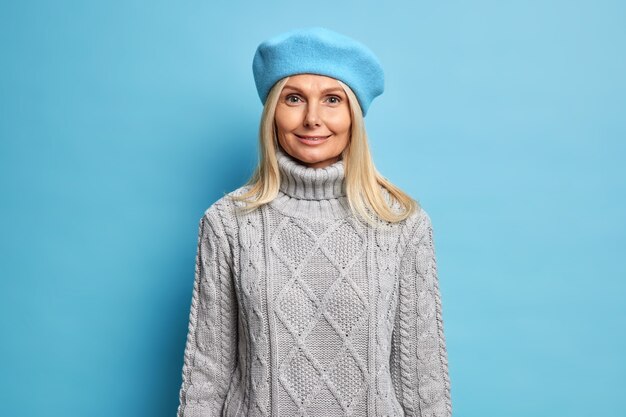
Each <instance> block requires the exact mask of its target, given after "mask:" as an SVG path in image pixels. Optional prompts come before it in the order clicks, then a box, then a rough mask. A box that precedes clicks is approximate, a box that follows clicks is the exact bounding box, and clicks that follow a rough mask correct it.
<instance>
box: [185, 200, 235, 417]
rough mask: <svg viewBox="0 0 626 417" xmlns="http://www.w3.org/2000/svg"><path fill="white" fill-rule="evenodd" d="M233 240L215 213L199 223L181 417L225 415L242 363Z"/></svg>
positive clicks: (207, 212) (213, 211) (210, 211)
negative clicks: (234, 377) (238, 365)
mask: <svg viewBox="0 0 626 417" xmlns="http://www.w3.org/2000/svg"><path fill="white" fill-rule="evenodd" d="M229 253H230V251H229V248H228V239H227V238H226V236H225V233H224V230H223V227H222V223H221V220H220V218H219V216H218V214H217V213H216V211H215V210H212V209H211V208H209V209H208V210H207V211H206V212H205V214H204V216H203V217H202V219H201V220H200V222H199V227H198V245H197V250H196V258H195V279H194V284H193V293H192V299H191V309H190V314H189V326H188V333H187V341H186V345H185V352H184V365H183V370H182V384H181V387H180V392H179V406H178V411H177V417H214V416H220V415H222V409H223V407H224V403H225V400H226V394H227V392H228V387H229V385H230V380H231V376H232V375H234V373H233V371H234V370H235V366H236V358H237V353H236V352H237V302H236V297H235V291H234V286H233V280H232V273H231V271H232V268H231V265H232V264H231V262H230V256H229Z"/></svg>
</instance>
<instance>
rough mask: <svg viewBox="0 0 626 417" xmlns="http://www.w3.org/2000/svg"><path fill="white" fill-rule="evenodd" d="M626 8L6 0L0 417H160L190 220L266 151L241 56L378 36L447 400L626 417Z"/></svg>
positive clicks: (1, 96)
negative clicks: (437, 293) (429, 263)
mask: <svg viewBox="0 0 626 417" xmlns="http://www.w3.org/2000/svg"><path fill="white" fill-rule="evenodd" d="M624 16H626V3H624V2H620V1H609V0H595V1H591V0H590V1H534V0H532V1H527V0H524V1H522V0H515V1H511V2H500V1H485V0H478V1H470V2H460V1H447V0H445V1H439V2H425V1H408V0H403V1H396V2H387V3H385V4H383V3H382V2H363V1H358V2H357V1H354V2H336V1H333V2H331V1H327V0H323V1H319V2H314V3H308V4H305V3H297V4H294V3H293V2H287V1H282V0H281V1H267V2H258V1H233V2H208V1H204V2H201V1H188V2H174V1H171V2H166V1H160V0H157V1H142V0H136V1H106V2H104V1H103V2H95V1H91V2H90V1H85V2H70V1H64V0H60V1H54V2H53V1H47V2H46V1H30V0H25V1H19V2H18V1H13V2H9V1H5V2H2V3H1V5H0V47H1V50H2V55H1V56H0V62H1V64H2V65H1V66H0V184H1V189H0V191H1V198H2V200H1V201H2V203H1V205H0V208H1V210H2V211H1V216H0V227H1V233H0V235H1V236H2V239H1V240H0V244H1V247H0V253H1V260H0V262H1V265H0V267H1V269H0V326H1V327H0V331H1V333H0V334H1V335H2V343H0V361H1V363H0V364H1V366H0V369H1V372H0V415H2V416H11V417H31V416H48V417H56V416H90V417H111V416H116V417H126V416H128V417H131V416H132V417H135V416H161V417H166V416H173V415H175V412H176V408H177V406H178V389H179V387H180V383H181V371H182V365H183V350H184V346H185V339H186V334H187V325H188V316H189V308H190V302H191V292H192V287H193V274H194V257H195V250H196V243H197V242H196V239H197V227H198V221H199V219H200V217H201V216H202V214H203V212H204V210H205V209H206V208H207V207H209V206H210V205H211V204H212V203H213V202H214V201H215V200H217V199H218V198H219V197H221V196H222V195H223V194H224V193H225V192H228V191H231V190H233V189H235V188H237V187H239V186H240V185H242V184H243V183H244V182H245V181H246V180H247V179H248V177H249V176H250V174H251V173H252V170H253V168H254V165H255V163H256V160H257V128H258V122H259V118H260V115H261V110H262V107H261V103H260V101H259V98H258V96H257V93H256V90H255V87H254V81H253V77H252V69H251V64H252V57H253V54H254V51H255V49H256V47H257V45H258V44H259V43H260V42H261V41H263V40H264V39H267V38H269V37H271V36H273V35H275V34H278V33H281V32H283V31H286V30H289V29H292V28H296V27H301V26H313V25H315V26H325V27H328V28H330V29H333V30H336V31H339V32H342V33H344V34H346V35H348V36H351V37H353V38H355V39H357V40H359V41H361V42H363V43H365V44H366V45H368V47H370V49H372V50H373V51H374V52H375V53H376V54H377V56H378V57H379V58H380V60H381V63H382V65H383V67H384V69H385V75H386V85H385V87H386V90H385V92H384V93H383V95H382V96H380V97H378V98H377V99H375V100H374V101H373V103H372V105H371V107H370V109H369V112H368V114H367V117H366V123H367V129H368V133H369V137H370V142H371V146H372V151H373V154H374V158H375V163H376V166H377V168H378V169H379V170H380V171H381V172H382V173H383V175H385V176H386V177H387V178H389V179H390V180H391V181H392V182H394V183H396V184H397V185H399V186H400V187H401V188H403V189H404V190H406V191H407V192H409V193H410V194H411V195H412V196H413V197H414V198H416V199H417V200H419V201H420V202H421V204H422V205H423V206H424V207H425V209H426V210H427V211H428V212H429V214H430V215H431V218H432V221H433V227H434V238H435V246H436V256H437V261H438V271H439V279H440V289H441V293H442V304H443V316H444V326H445V331H446V340H447V347H448V353H449V370H450V379H451V384H452V385H451V386H452V404H453V414H454V415H456V416H459V417H461V416H463V417H486V416H493V417H503V416H507V417H526V416H534V417H543V416H545V417H554V416H567V417H587V416H624V415H626V412H625V411H624V408H623V404H622V401H621V400H620V398H621V397H622V395H623V392H624V390H625V389H626V385H625V382H624V375H625V374H626V366H625V365H626V361H625V359H624V352H625V351H626V337H625V335H626V332H624V327H625V321H626V303H625V299H626V297H625V295H626V284H625V278H626V266H625V265H626V263H624V262H623V256H624V252H625V249H626V237H625V236H626V233H625V228H626V221H625V220H626V219H625V217H626V202H625V198H626V172H625V169H624V164H623V162H624V158H625V156H626V154H625V151H626V141H625V137H626V117H625V115H626V113H625V109H626V76H625V74H626V54H625V53H624V52H625V51H626V45H625V44H626V42H625V41H626V25H625V24H624Z"/></svg>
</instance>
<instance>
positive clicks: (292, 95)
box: [285, 94, 300, 103]
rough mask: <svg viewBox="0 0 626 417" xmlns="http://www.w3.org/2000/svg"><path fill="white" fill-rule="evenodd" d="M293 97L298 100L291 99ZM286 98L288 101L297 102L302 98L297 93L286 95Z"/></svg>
mask: <svg viewBox="0 0 626 417" xmlns="http://www.w3.org/2000/svg"><path fill="white" fill-rule="evenodd" d="M292 98H293V99H296V100H291V99H292ZM285 100H287V103H297V100H300V97H298V96H296V95H295V94H290V95H288V96H287V97H285Z"/></svg>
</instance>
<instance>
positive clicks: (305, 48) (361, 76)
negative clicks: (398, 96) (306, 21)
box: [252, 27, 385, 116]
mask: <svg viewBox="0 0 626 417" xmlns="http://www.w3.org/2000/svg"><path fill="white" fill-rule="evenodd" d="M252 72H253V74H254V82H255V84H256V89H257V91H258V93H259V97H260V98H261V102H262V103H263V104H265V100H266V99H267V95H268V93H269V91H270V89H271V88H272V86H273V85H274V84H275V83H276V82H277V81H278V80H280V79H281V78H284V77H286V76H288V75H294V74H303V73H309V74H319V75H326V76H328V77H332V78H335V79H338V80H341V81H343V82H344V83H346V84H347V85H348V86H350V88H351V89H352V91H354V93H355V95H356V96H357V98H358V100H359V105H360V106H361V110H362V111H363V116H365V115H366V114H367V109H368V107H369V105H370V103H371V101H372V100H373V99H374V98H375V97H376V96H378V95H380V94H382V92H383V91H384V88H385V86H384V84H385V80H384V74H383V69H382V66H381V65H380V62H379V61H378V58H377V57H376V55H374V53H373V52H372V51H371V50H370V49H368V48H367V47H366V46H365V45H363V44H362V43H360V42H357V41H355V40H354V39H352V38H349V37H347V36H345V35H342V34H340V33H337V32H334V31H332V30H329V29H326V28H322V27H311V28H304V29H295V30H291V31H289V32H285V33H282V34H280V35H278V36H275V37H273V38H270V39H268V40H266V41H264V42H262V43H261V44H260V45H259V46H258V48H257V50H256V53H255V54H254V59H253V61H252Z"/></svg>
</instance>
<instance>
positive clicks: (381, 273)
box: [177, 148, 452, 417]
mask: <svg viewBox="0 0 626 417" xmlns="http://www.w3.org/2000/svg"><path fill="white" fill-rule="evenodd" d="M277 157H278V163H279V168H280V175H281V183H280V192H279V195H278V197H277V198H275V199H274V200H273V201H272V202H270V203H269V204H266V205H264V206H262V207H260V208H258V209H257V210H254V211H253V212H251V213H248V214H244V213H243V212H241V211H239V210H238V209H239V207H240V206H241V205H242V204H241V203H238V202H234V201H233V200H231V199H230V198H229V196H230V195H238V194H241V193H243V192H244V191H246V189H247V187H248V186H243V187H240V188H238V189H236V190H234V191H232V192H231V193H229V194H228V195H226V196H224V197H222V198H220V199H219V200H218V201H216V202H215V203H213V204H212V205H211V206H210V207H209V208H208V209H207V210H206V211H205V213H204V215H203V216H202V218H201V219H200V222H199V235H198V247H197V255H196V269H195V280H194V286H193V294H192V301H191V312H190V316H189V331H188V335H187V343H186V346H185V353H184V365H183V372H182V385H181V388H180V398H179V400H180V402H179V407H178V413H177V417H217V416H244V417H248V416H276V417H277V416H288V417H293V416H302V417H304V416H310V417H314V416H320V417H321V416H324V417H334V416H358V417H361V416H371V417H373V416H377V417H378V416H379V417H383V416H385V417H392V416H393V417H401V416H419V417H426V416H428V417H450V416H451V415H452V403H451V397H450V380H449V377H448V362H447V351H446V344H445V337H444V330H443V319H442V305H441V296H440V291H439V285H438V277H437V266H436V260H435V251H434V244H433V229H432V224H431V220H430V217H429V215H428V214H427V213H426V211H425V210H424V209H423V208H422V207H419V208H418V210H417V212H416V213H415V214H414V215H412V216H410V217H409V218H407V219H406V220H404V221H402V222H400V223H390V222H386V221H383V220H379V223H378V225H377V227H372V226H369V225H367V224H366V223H365V222H362V221H360V220H359V219H357V217H355V216H354V215H353V214H352V212H351V211H350V208H349V205H348V201H347V196H346V194H345V181H344V166H343V161H342V160H339V161H337V162H335V163H334V164H332V165H330V166H327V167H325V168H310V167H307V166H305V165H302V164H301V163H299V161H297V160H295V159H293V158H291V157H290V156H289V155H287V154H286V153H285V152H284V151H282V150H281V149H280V148H279V149H278V151H277ZM381 192H383V194H384V195H385V196H386V197H387V199H388V201H389V203H390V204H391V205H392V207H394V209H399V207H398V206H397V203H395V202H392V201H391V199H390V198H389V195H388V193H386V192H385V190H383V189H382V188H381Z"/></svg>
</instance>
